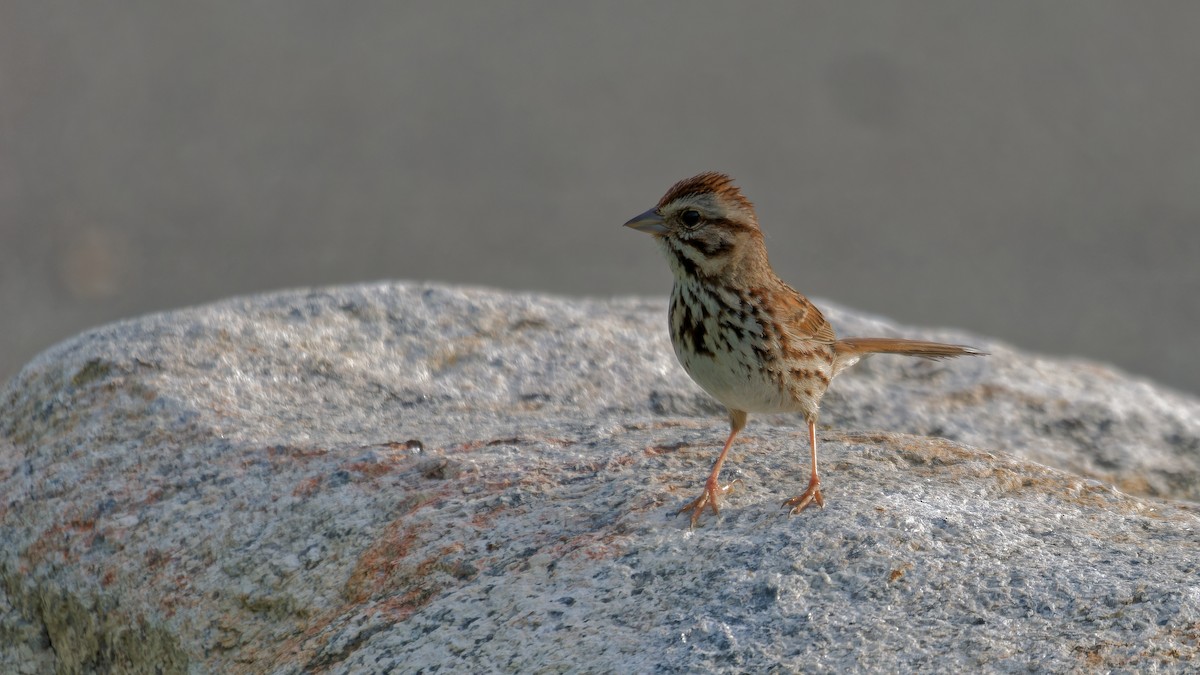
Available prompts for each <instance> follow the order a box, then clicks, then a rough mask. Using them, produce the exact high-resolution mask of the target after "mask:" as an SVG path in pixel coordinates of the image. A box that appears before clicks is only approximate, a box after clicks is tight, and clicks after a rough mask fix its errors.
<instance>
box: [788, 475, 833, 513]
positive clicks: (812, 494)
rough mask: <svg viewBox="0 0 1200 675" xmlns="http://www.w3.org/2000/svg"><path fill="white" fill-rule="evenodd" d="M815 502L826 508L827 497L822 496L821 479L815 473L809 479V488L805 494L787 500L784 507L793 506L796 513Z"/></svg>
mask: <svg viewBox="0 0 1200 675" xmlns="http://www.w3.org/2000/svg"><path fill="white" fill-rule="evenodd" d="M814 502H815V503H816V505H817V506H819V507H821V508H825V498H824V497H822V496H821V479H820V478H817V477H816V476H815V475H814V476H813V477H812V479H811V480H809V481H808V489H807V490H805V491H804V493H803V494H801V495H799V496H796V497H792V498H791V499H789V500H787V501H785V502H784V503H783V506H784V508H787V507H789V506H790V507H792V513H793V514H796V513H800V512H801V511H803V510H804V509H806V508H807V507H808V505H809V504H812V503H814Z"/></svg>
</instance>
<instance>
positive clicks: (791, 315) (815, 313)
mask: <svg viewBox="0 0 1200 675" xmlns="http://www.w3.org/2000/svg"><path fill="white" fill-rule="evenodd" d="M784 288H786V289H787V291H788V292H785V293H780V294H779V295H778V300H779V303H780V306H781V307H782V308H784V309H783V311H782V312H780V314H779V315H780V317H781V318H783V319H784V321H783V330H784V333H786V334H787V336H788V337H789V338H792V339H793V340H807V341H811V342H822V343H825V344H833V342H834V341H835V340H836V339H837V338H835V337H834V334H833V326H832V325H830V323H829V321H828V320H827V319H826V318H825V316H824V315H823V314H821V310H819V309H817V306H816V305H814V304H812V302H810V301H809V299H808V298H806V297H804V296H803V295H800V294H799V293H797V292H796V291H795V290H794V289H792V287H790V286H787V285H784Z"/></svg>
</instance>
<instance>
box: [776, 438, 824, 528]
mask: <svg viewBox="0 0 1200 675" xmlns="http://www.w3.org/2000/svg"><path fill="white" fill-rule="evenodd" d="M808 444H809V447H810V448H811V449H812V476H810V477H809V479H808V489H807V490H805V491H804V493H803V494H801V495H799V496H797V497H792V498H791V499H789V500H787V501H785V502H784V503H783V505H784V506H790V507H792V513H800V512H801V511H803V510H804V509H805V508H806V507H807V506H808V505H809V504H811V503H813V502H816V504H817V506H819V507H821V508H825V498H824V497H823V496H821V477H820V476H818V475H817V421H816V420H815V419H811V420H809V421H808Z"/></svg>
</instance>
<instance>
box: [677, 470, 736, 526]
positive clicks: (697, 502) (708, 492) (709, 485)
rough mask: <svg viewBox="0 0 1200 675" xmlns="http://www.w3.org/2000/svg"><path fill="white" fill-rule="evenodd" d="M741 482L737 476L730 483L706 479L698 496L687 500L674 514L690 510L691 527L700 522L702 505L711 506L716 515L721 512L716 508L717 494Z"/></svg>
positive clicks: (702, 510) (702, 511) (725, 491)
mask: <svg viewBox="0 0 1200 675" xmlns="http://www.w3.org/2000/svg"><path fill="white" fill-rule="evenodd" d="M741 482H742V479H740V478H739V479H737V480H735V481H733V482H732V483H730V484H729V485H724V486H718V485H717V484H716V482H715V481H711V480H710V481H707V482H705V484H704V492H701V493H700V496H699V497H696V498H695V499H694V500H692V501H691V502H688V504H687V505H686V506H684V507H683V508H682V509H679V510H678V511H676V512H675V515H679V514H681V513H683V512H684V511H691V513H692V524H691V527H696V523H698V522H700V514H702V513H704V507H706V506H707V507H709V508H711V509H712V512H713V515H714V516H715V515H718V514H719V513H720V512H721V510H720V509H719V508H717V495H721V494H725V493H727V492H730V491H732V490H733V486H735V485H737V484H738V483H741Z"/></svg>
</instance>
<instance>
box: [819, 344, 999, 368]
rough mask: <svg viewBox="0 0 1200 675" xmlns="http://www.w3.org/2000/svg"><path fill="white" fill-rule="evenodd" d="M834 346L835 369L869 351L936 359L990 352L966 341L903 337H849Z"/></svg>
mask: <svg viewBox="0 0 1200 675" xmlns="http://www.w3.org/2000/svg"><path fill="white" fill-rule="evenodd" d="M833 350H834V353H835V354H836V355H837V357H836V360H835V361H834V371H835V372H836V371H840V370H842V369H844V368H848V367H850V366H852V365H854V364H855V363H857V362H858V360H859V359H861V358H862V357H864V356H868V355H870V354H902V355H904V356H919V357H921V358H923V359H934V360H940V359H952V358H954V357H956V356H987V352H984V351H980V350H978V349H975V348H974V347H968V346H966V345H948V344H943V343H941V342H926V341H924V340H904V339H901V338H871V337H854V338H846V339H845V340H838V341H837V342H835V343H833Z"/></svg>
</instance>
